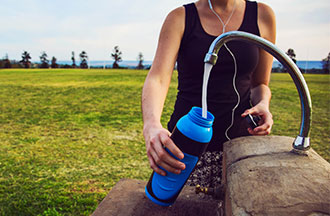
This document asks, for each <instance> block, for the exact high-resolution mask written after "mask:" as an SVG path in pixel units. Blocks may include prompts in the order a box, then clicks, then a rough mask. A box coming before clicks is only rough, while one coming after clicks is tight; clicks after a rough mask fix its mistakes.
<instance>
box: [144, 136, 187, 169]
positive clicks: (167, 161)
mask: <svg viewBox="0 0 330 216" xmlns="http://www.w3.org/2000/svg"><path fill="white" fill-rule="evenodd" d="M165 147H166V148H167V149H168V150H169V151H170V152H171V153H172V154H173V155H175V157H177V158H179V159H183V157H184V155H183V153H182V152H181V151H180V149H179V148H178V147H177V146H176V145H175V144H174V143H173V141H172V140H171V138H170V137H169V134H168V133H165V132H160V133H158V134H157V135H156V136H154V137H153V138H151V139H150V141H149V143H148V144H147V155H148V158H149V163H150V167H151V168H152V169H153V170H154V171H155V172H157V173H158V174H160V175H166V172H165V171H164V170H163V169H165V170H166V171H168V172H172V173H176V174H179V173H180V172H181V170H184V169H185V164H184V163H182V162H181V161H179V160H176V159H175V158H174V157H173V156H171V155H170V154H169V152H167V151H166V149H165ZM160 167H161V168H163V169H161V168H160Z"/></svg>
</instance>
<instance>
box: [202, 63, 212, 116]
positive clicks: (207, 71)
mask: <svg viewBox="0 0 330 216" xmlns="http://www.w3.org/2000/svg"><path fill="white" fill-rule="evenodd" d="M212 68H213V65H212V64H210V63H205V64H204V76H203V86H202V117H203V118H207V84H208V82H209V77H210V73H211V70H212Z"/></svg>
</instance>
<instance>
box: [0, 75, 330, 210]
mask: <svg viewBox="0 0 330 216" xmlns="http://www.w3.org/2000/svg"><path fill="white" fill-rule="evenodd" d="M146 73H147V71H139V70H96V69H95V70H79V69H69V70H67V69H56V70H54V69H53V70H42V69H35V70H23V69H22V70H14V69H12V70H0V215H6V216H7V215H90V214H91V213H92V212H93V211H94V210H95V208H96V206H97V205H98V203H99V202H100V201H101V200H102V199H103V198H104V197H105V195H106V194H107V193H108V192H109V190H110V189H111V188H112V186H113V185H114V184H115V183H116V182H117V181H119V180H120V179H121V178H134V179H143V180H147V179H148V177H149V175H150V174H151V170H150V169H149V163H148V160H147V157H146V154H145V146H144V141H143V136H142V117H141V111H140V106H141V105H140V94H141V89H142V85H143V82H144V79H145V76H146ZM305 78H306V81H307V83H308V86H309V88H310V92H311V96H312V101H313V123H312V130H311V143H312V147H313V148H314V149H315V150H316V151H317V152H318V153H319V154H320V155H322V156H323V157H324V158H325V159H326V160H328V161H330V156H329V155H330V154H329V153H330V150H329V141H330V139H329V134H330V133H329V132H330V125H329V111H330V110H329V109H330V108H329V105H330V104H329V102H330V99H329V92H330V91H329V90H330V89H329V88H330V87H329V86H330V76H329V75H307V76H305ZM175 79H176V75H174V76H173V82H172V84H171V87H170V91H169V96H168V98H167V101H166V105H165V108H164V115H163V118H162V122H163V124H164V125H166V122H167V121H168V119H169V117H170V114H171V112H172V110H173V104H174V100H175V94H176V85H177V83H176V80H175ZM271 89H272V92H273V99H272V104H271V111H272V113H273V115H274V121H275V124H274V126H273V132H272V133H273V134H276V135H286V136H293V137H295V136H296V135H297V133H298V129H299V123H300V103H299V98H298V94H297V91H296V90H295V86H294V84H293V82H292V81H291V78H290V76H289V75H288V74H273V75H272V81H271Z"/></svg>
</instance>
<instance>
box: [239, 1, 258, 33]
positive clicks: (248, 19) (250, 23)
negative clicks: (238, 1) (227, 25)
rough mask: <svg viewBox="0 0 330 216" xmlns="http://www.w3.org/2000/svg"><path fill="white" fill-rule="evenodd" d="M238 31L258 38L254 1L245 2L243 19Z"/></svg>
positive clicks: (256, 6)
mask: <svg viewBox="0 0 330 216" xmlns="http://www.w3.org/2000/svg"><path fill="white" fill-rule="evenodd" d="M239 30H240V31H245V32H249V33H252V34H255V35H258V36H260V31H259V27H258V3H257V2H255V1H246V8H245V13H244V18H243V22H242V25H241V27H240V28H239Z"/></svg>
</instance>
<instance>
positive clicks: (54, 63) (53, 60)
mask: <svg viewBox="0 0 330 216" xmlns="http://www.w3.org/2000/svg"><path fill="white" fill-rule="evenodd" d="M56 61H57V59H56V58H55V56H53V58H52V64H51V65H50V66H51V67H52V68H58V64H57V63H56Z"/></svg>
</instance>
